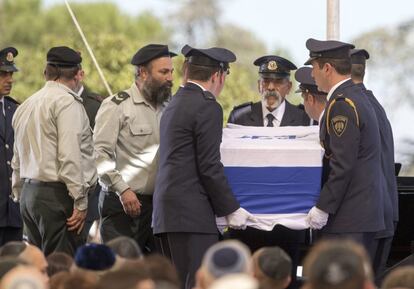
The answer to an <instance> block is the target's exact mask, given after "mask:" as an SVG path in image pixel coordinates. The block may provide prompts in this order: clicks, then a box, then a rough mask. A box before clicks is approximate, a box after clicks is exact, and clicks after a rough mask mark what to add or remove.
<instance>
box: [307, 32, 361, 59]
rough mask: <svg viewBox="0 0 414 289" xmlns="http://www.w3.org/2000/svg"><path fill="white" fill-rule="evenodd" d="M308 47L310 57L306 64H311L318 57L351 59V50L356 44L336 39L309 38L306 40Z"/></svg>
mask: <svg viewBox="0 0 414 289" xmlns="http://www.w3.org/2000/svg"><path fill="white" fill-rule="evenodd" d="M306 48H307V49H308V50H309V59H308V60H307V61H306V62H305V65H309V64H311V62H312V60H315V59H317V58H321V57H323V58H333V59H349V51H350V50H351V49H352V48H355V46H354V45H352V44H349V43H345V42H341V41H336V40H326V41H321V40H316V39H313V38H309V39H308V40H307V41H306Z"/></svg>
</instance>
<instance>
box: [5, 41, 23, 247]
mask: <svg viewBox="0 0 414 289" xmlns="http://www.w3.org/2000/svg"><path fill="white" fill-rule="evenodd" d="M16 56H17V49H16V48H14V47H7V48H4V49H2V50H0V246H2V245H4V244H5V243H7V242H9V241H21V240H22V236H23V232H22V227H23V224H22V218H21V216H20V209H19V204H18V203H15V202H14V201H13V195H12V182H11V178H12V168H11V161H12V158H13V143H14V132H13V128H12V118H13V115H14V112H15V111H16V109H17V106H18V102H17V101H15V100H14V99H13V98H11V97H10V96H9V94H10V92H11V89H12V86H13V73H14V72H16V71H18V69H17V67H16V66H15V65H14V58H15V57H16Z"/></svg>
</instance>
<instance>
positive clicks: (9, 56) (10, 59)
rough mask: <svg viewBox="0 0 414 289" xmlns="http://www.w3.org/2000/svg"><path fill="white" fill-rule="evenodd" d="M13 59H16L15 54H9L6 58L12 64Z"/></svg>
mask: <svg viewBox="0 0 414 289" xmlns="http://www.w3.org/2000/svg"><path fill="white" fill-rule="evenodd" d="M13 59H14V56H13V53H11V52H8V53H7V56H6V60H7V61H9V62H12V61H13Z"/></svg>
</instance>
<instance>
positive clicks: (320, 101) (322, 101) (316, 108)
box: [295, 67, 329, 184]
mask: <svg viewBox="0 0 414 289" xmlns="http://www.w3.org/2000/svg"><path fill="white" fill-rule="evenodd" d="M295 79H296V81H297V82H299V83H300V84H299V89H298V90H297V91H296V92H300V93H301V94H302V97H303V105H304V108H305V111H306V113H307V114H308V116H309V117H310V118H311V119H313V120H314V121H317V123H318V124H320V123H321V119H322V116H323V113H324V110H325V107H326V102H327V100H326V96H327V93H326V92H323V91H320V90H319V89H318V86H317V85H316V83H315V80H314V79H313V78H312V68H310V67H301V68H299V69H298V70H296V72H295ZM323 161H324V162H325V164H324V165H326V166H327V165H328V163H329V162H328V159H326V158H324V160H323ZM323 173H324V174H322V184H323V183H324V182H325V181H326V178H327V175H326V174H327V170H324V171H323Z"/></svg>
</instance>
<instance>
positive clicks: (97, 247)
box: [75, 243, 115, 271]
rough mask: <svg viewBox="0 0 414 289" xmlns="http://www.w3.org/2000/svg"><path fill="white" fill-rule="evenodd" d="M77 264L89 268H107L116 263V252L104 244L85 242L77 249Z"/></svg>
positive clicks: (98, 269) (96, 269) (97, 269)
mask: <svg viewBox="0 0 414 289" xmlns="http://www.w3.org/2000/svg"><path fill="white" fill-rule="evenodd" d="M75 264H76V266H78V267H79V268H83V269H88V270H95V271H100V270H106V269H109V268H111V267H112V266H113V265H114V264H115V253H114V252H113V251H112V249H111V248H109V247H108V246H106V245H103V244H95V243H90V244H85V245H83V246H81V247H79V248H78V249H77V250H76V253H75Z"/></svg>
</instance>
